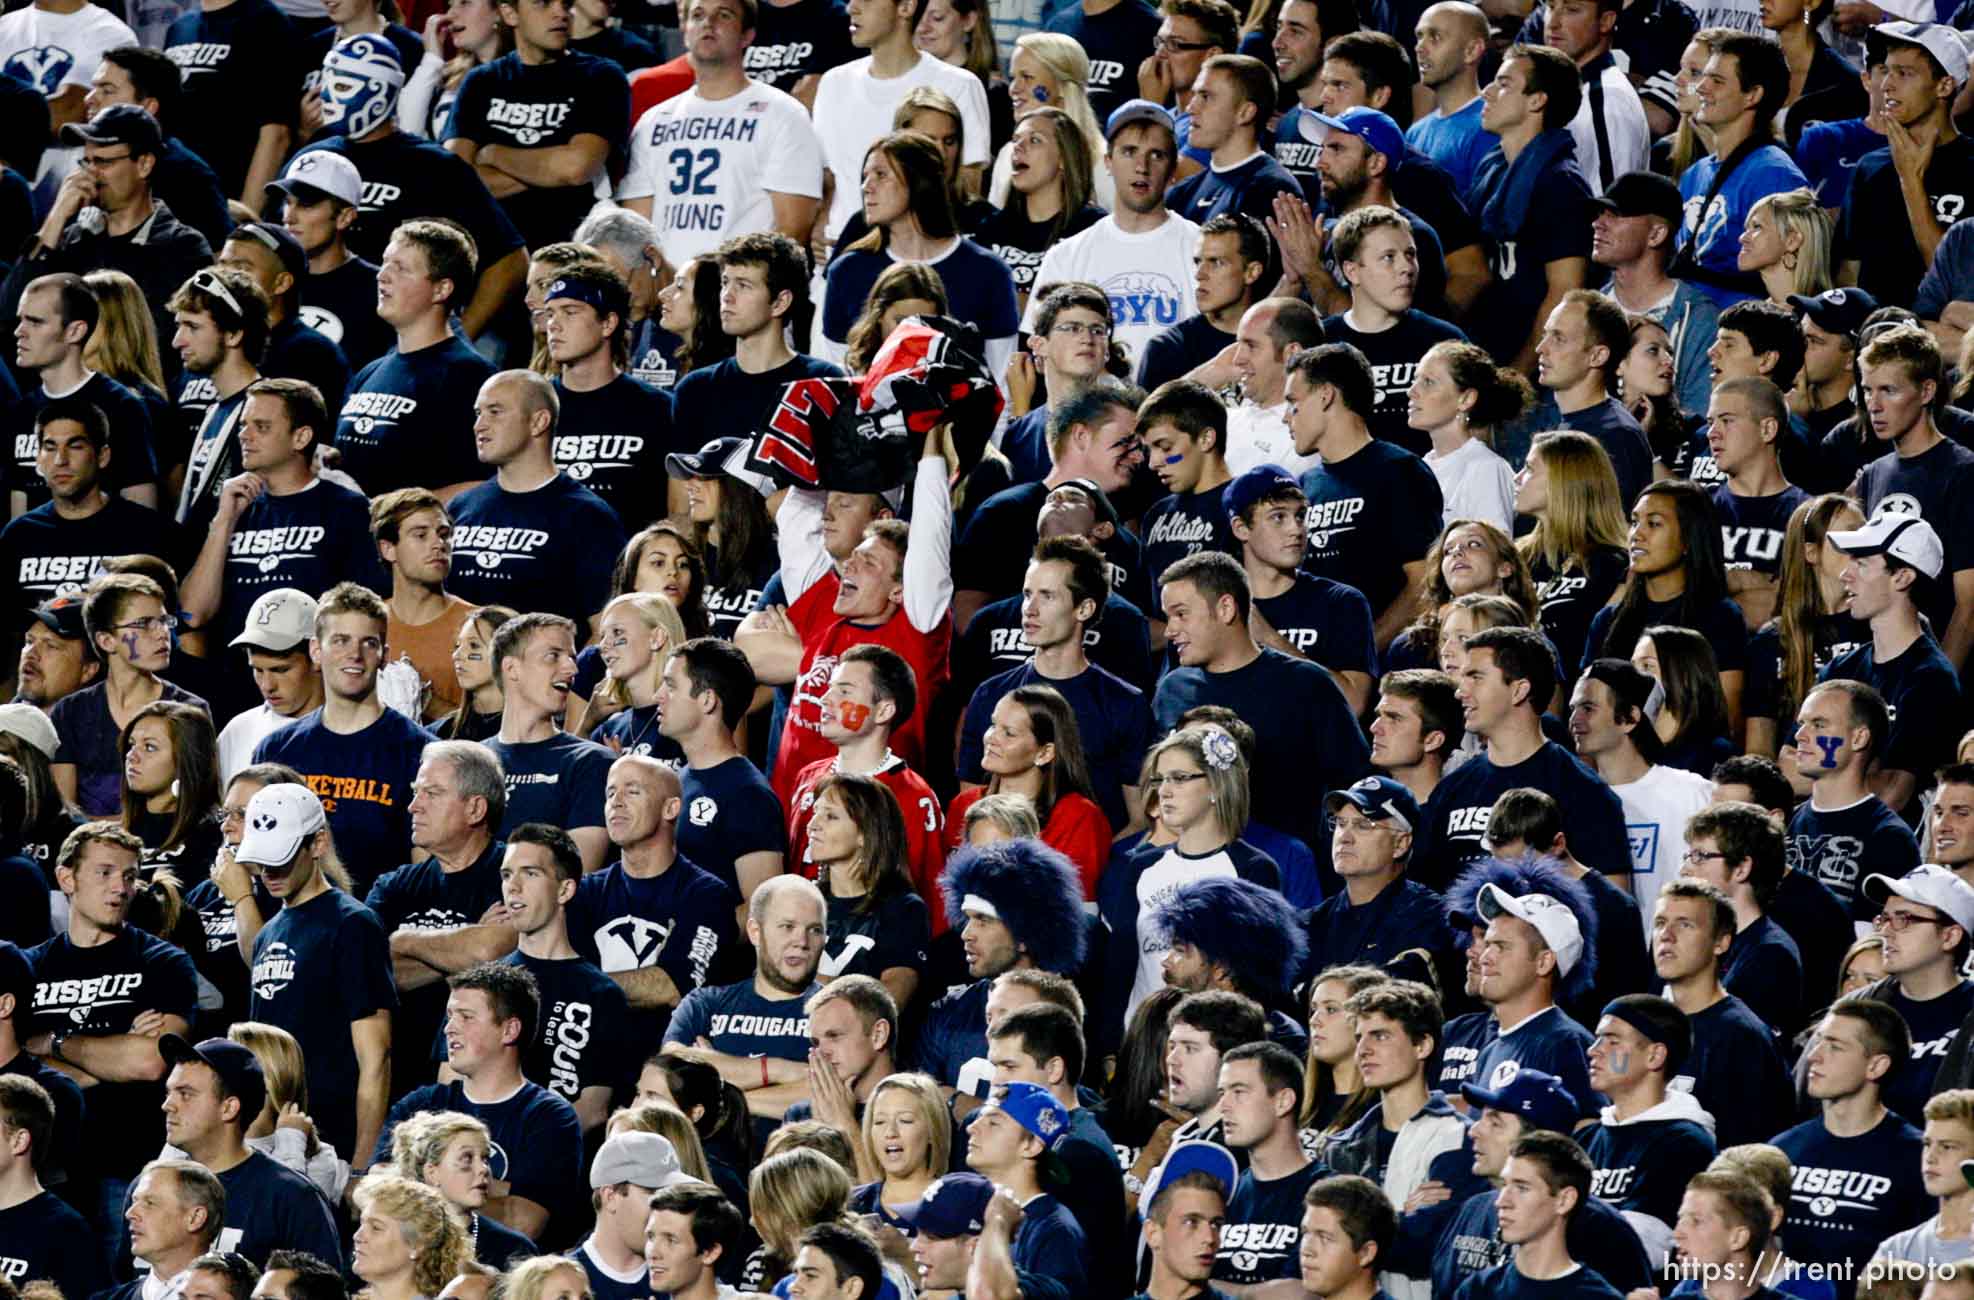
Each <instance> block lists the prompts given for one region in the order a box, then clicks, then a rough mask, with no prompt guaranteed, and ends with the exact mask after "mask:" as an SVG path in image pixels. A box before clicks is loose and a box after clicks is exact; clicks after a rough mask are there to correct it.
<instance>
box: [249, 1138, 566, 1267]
mask: <svg viewBox="0 0 1974 1300" xmlns="http://www.w3.org/2000/svg"><path fill="white" fill-rule="evenodd" d="M492 1154H493V1137H492V1135H491V1134H489V1133H488V1131H487V1126H486V1125H485V1124H483V1123H481V1122H480V1121H479V1120H477V1119H475V1118H473V1117H472V1116H471V1115H462V1114H460V1113H459V1112H457V1111H449V1110H439V1111H425V1112H423V1113H422V1114H418V1115H412V1116H409V1117H407V1118H406V1119H404V1120H403V1121H402V1122H400V1123H399V1124H398V1126H397V1128H396V1129H395V1130H394V1131H393V1132H392V1134H391V1166H392V1168H394V1169H396V1171H397V1172H398V1173H400V1174H402V1175H403V1176H404V1177H406V1178H408V1179H410V1180H412V1181H413V1182H419V1183H424V1184H426V1185H428V1186H430V1187H433V1188H436V1189H437V1190H438V1192H439V1194H440V1195H441V1196H443V1197H445V1199H446V1203H447V1204H448V1205H450V1206H451V1207H452V1208H453V1210H454V1211H455V1212H457V1213H458V1214H459V1215H460V1216H461V1217H463V1218H464V1219H465V1220H466V1236H467V1240H469V1241H471V1242H472V1243H473V1258H474V1259H475V1260H477V1261H479V1262H480V1263H482V1264H491V1265H492V1266H493V1267H495V1268H499V1269H506V1268H510V1267H512V1266H513V1265H515V1264H518V1263H520V1262H521V1261H522V1260H523V1259H526V1258H528V1257H529V1256H531V1255H533V1254H535V1253H536V1251H535V1243H534V1242H532V1241H530V1240H528V1238H526V1237H524V1236H522V1235H521V1234H520V1233H518V1232H516V1231H514V1229H512V1228H510V1227H508V1226H507V1225H506V1224H504V1223H502V1222H501V1221H500V1220H499V1219H493V1218H489V1217H487V1216H486V1215H484V1214H482V1213H480V1210H481V1208H482V1207H483V1206H485V1205H486V1203H487V1196H488V1188H489V1186H490V1185H491V1184H492V1182H493V1175H492V1173H491V1172H490V1170H491V1167H492V1166H491V1163H490V1162H491V1159H492ZM270 1263H271V1261H270Z"/></svg>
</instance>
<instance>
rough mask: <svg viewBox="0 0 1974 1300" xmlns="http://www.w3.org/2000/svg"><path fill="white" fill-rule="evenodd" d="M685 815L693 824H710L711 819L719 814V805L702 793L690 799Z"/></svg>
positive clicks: (711, 822)
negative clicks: (690, 802) (690, 803)
mask: <svg viewBox="0 0 1974 1300" xmlns="http://www.w3.org/2000/svg"><path fill="white" fill-rule="evenodd" d="M685 815H686V818H687V819H688V820H689V821H691V822H692V824H693V825H694V826H711V825H712V824H713V819H714V818H715V817H718V816H719V815H720V805H719V804H717V803H715V802H713V801H712V800H711V799H708V798H707V797H706V796H705V795H703V794H702V795H700V796H699V797H698V798H696V799H694V800H693V801H692V806H691V807H689V808H687V809H686V810H685Z"/></svg>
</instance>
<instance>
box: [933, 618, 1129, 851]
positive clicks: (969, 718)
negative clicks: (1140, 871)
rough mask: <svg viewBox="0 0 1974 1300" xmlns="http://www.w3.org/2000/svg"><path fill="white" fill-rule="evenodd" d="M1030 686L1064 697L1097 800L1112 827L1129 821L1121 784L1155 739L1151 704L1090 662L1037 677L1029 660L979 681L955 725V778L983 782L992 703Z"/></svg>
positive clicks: (1117, 827)
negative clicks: (1071, 671) (1073, 671)
mask: <svg viewBox="0 0 1974 1300" xmlns="http://www.w3.org/2000/svg"><path fill="white" fill-rule="evenodd" d="M976 621H978V620H977V619H976ZM969 632H971V629H969ZM1030 685H1035V686H1049V687H1053V688H1054V689H1055V690H1057V691H1059V692H1061V694H1062V697H1063V699H1065V700H1067V701H1068V703H1069V707H1070V710H1071V711H1072V712H1074V713H1075V714H1076V727H1077V731H1078V732H1079V734H1080V735H1081V738H1082V741H1083V755H1084V759H1085V760H1086V762H1087V763H1088V766H1089V770H1090V783H1091V784H1092V785H1093V786H1094V787H1095V792H1096V798H1097V804H1098V806H1100V807H1101V808H1102V809H1103V810H1104V816H1105V818H1107V819H1108V820H1109V822H1110V824H1111V828H1112V829H1113V830H1121V829H1123V827H1125V826H1126V825H1128V824H1129V823H1130V820H1131V818H1130V810H1129V809H1127V808H1126V807H1125V806H1124V795H1123V793H1122V791H1123V787H1125V786H1127V785H1136V784H1137V783H1138V777H1139V775H1140V769H1142V768H1143V766H1144V761H1145V751H1146V750H1147V749H1148V748H1150V747H1151V742H1152V740H1153V738H1154V735H1153V727H1152V715H1151V705H1150V702H1149V701H1148V700H1147V699H1146V698H1145V694H1144V692H1143V691H1140V690H1139V689H1138V688H1137V687H1135V686H1133V685H1131V684H1130V683H1129V682H1126V681H1124V680H1123V679H1121V678H1119V677H1117V676H1116V675H1114V674H1112V673H1109V672H1106V671H1105V670H1104V669H1103V668H1101V667H1098V666H1097V665H1095V664H1092V665H1090V666H1089V667H1088V668H1085V669H1084V670H1083V671H1082V672H1081V673H1078V674H1077V675H1076V676H1074V677H1069V678H1064V679H1062V680H1060V681H1058V680H1056V679H1054V678H1050V677H1044V676H1042V674H1041V673H1040V672H1038V671H1037V670H1036V668H1035V665H1034V663H1033V662H1032V661H1031V662H1028V663H1024V664H1020V665H1018V666H1016V667H1014V668H1011V669H1009V670H1008V671H1006V672H1003V673H999V674H996V675H995V676H993V677H990V678H988V679H987V680H986V681H984V682H982V683H981V684H980V686H979V688H978V689H976V690H975V691H974V692H973V697H972V698H971V699H969V700H968V701H967V706H966V718H965V721H963V722H962V723H961V724H960V748H959V757H958V760H957V770H958V773H959V778H960V780H962V781H969V782H974V783H977V784H981V785H985V784H986V783H987V773H986V770H985V769H983V768H982V767H981V766H980V760H981V754H982V751H983V749H984V746H985V737H986V734H987V723H988V720H989V719H990V718H991V717H992V716H993V713H994V706H995V705H996V704H998V703H1000V701H1001V697H1002V696H1004V695H1006V694H1007V693H1008V692H1009V691H1012V690H1014V689H1015V688H1016V687H1020V686H1030Z"/></svg>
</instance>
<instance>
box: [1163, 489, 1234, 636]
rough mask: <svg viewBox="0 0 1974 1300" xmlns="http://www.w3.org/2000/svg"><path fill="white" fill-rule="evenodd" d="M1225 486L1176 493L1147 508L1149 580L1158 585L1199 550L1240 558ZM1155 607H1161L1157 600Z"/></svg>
mask: <svg viewBox="0 0 1974 1300" xmlns="http://www.w3.org/2000/svg"><path fill="white" fill-rule="evenodd" d="M1224 492H1225V489H1224V485H1223V486H1222V487H1212V488H1207V489H1206V490H1205V491H1203V492H1175V493H1173V494H1172V495H1171V496H1169V497H1165V498H1163V499H1161V500H1158V501H1154V502H1153V503H1152V506H1151V509H1149V510H1147V511H1145V519H1144V529H1145V555H1144V573H1145V580H1146V581H1147V582H1148V583H1150V584H1152V586H1154V587H1156V586H1157V584H1158V580H1159V575H1160V574H1162V573H1164V572H1165V570H1166V569H1167V568H1168V567H1170V566H1171V565H1174V564H1177V563H1178V562H1179V561H1180V560H1183V559H1185V558H1186V557H1187V556H1188V555H1191V554H1193V553H1194V552H1196V551H1220V552H1222V553H1223V554H1226V555H1231V556H1233V557H1235V558H1236V559H1239V558H1240V554H1241V548H1240V547H1239V546H1238V545H1237V544H1236V543H1235V541H1234V530H1233V528H1232V526H1231V525H1229V524H1228V522H1227V507H1226V505H1225V504H1223V502H1224ZM1153 608H1154V609H1158V608H1160V606H1159V605H1158V604H1157V603H1156V602H1154V603H1153Z"/></svg>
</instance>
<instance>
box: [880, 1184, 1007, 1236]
mask: <svg viewBox="0 0 1974 1300" xmlns="http://www.w3.org/2000/svg"><path fill="white" fill-rule="evenodd" d="M993 1199H994V1184H992V1183H990V1182H988V1181H987V1180H986V1179H985V1178H982V1177H981V1176H980V1175H979V1174H974V1173H963V1174H947V1175H946V1176H945V1177H943V1178H935V1179H933V1180H932V1185H931V1186H929V1187H927V1188H926V1189H925V1194H924V1195H923V1196H921V1197H919V1198H918V1204H916V1205H909V1206H905V1207H903V1208H896V1209H893V1210H892V1213H893V1214H895V1215H896V1216H897V1217H898V1218H899V1219H900V1220H902V1221H903V1223H904V1224H905V1226H906V1227H908V1228H910V1229H911V1230H912V1231H913V1232H914V1233H916V1234H917V1235H919V1236H921V1237H940V1238H949V1237H971V1236H973V1235H974V1234H975V1233H977V1232H979V1231H980V1230H981V1228H983V1227H985V1226H986V1223H987V1205H988V1203H989V1202H991V1201H992V1200H993Z"/></svg>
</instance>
